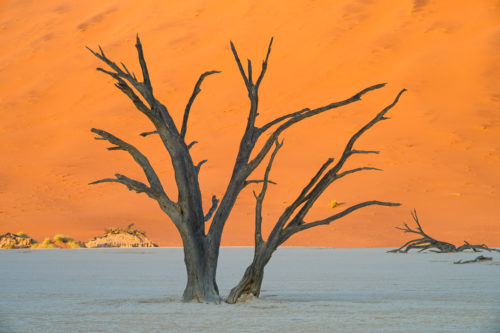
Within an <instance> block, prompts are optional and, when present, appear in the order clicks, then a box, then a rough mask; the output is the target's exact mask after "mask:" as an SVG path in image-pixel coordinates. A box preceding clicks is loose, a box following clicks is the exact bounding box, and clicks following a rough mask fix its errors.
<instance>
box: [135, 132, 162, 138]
mask: <svg viewBox="0 0 500 333" xmlns="http://www.w3.org/2000/svg"><path fill="white" fill-rule="evenodd" d="M153 134H158V131H151V132H142V133H140V134H139V135H140V136H143V137H146V136H148V135H153Z"/></svg>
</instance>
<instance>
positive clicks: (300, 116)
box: [249, 83, 385, 169]
mask: <svg viewBox="0 0 500 333" xmlns="http://www.w3.org/2000/svg"><path fill="white" fill-rule="evenodd" d="M384 86H385V83H381V84H376V85H373V86H371V87H368V88H365V89H363V90H361V91H360V92H358V93H356V94H355V95H353V96H351V97H350V98H348V99H346V100H343V101H340V102H334V103H330V104H328V105H325V106H322V107H319V108H316V109H313V110H309V111H304V110H305V109H304V110H302V111H299V112H294V113H293V114H289V115H286V116H282V117H280V118H278V119H281V120H284V119H288V118H291V119H289V120H287V121H286V122H285V123H283V124H281V125H280V126H279V127H278V128H277V129H276V130H274V132H273V133H272V134H271V135H270V137H269V138H268V139H267V141H266V142H265V143H264V146H263V147H262V149H261V150H260V152H259V153H258V154H257V156H256V157H255V158H254V159H253V160H252V161H250V163H249V164H250V168H252V169H253V168H254V167H256V166H257V165H259V163H260V162H261V161H262V159H263V158H264V156H266V154H267V153H268V152H269V150H270V149H271V146H272V144H273V142H274V140H276V138H277V137H278V136H279V135H280V134H281V133H282V132H283V131H284V130H286V129H287V128H289V127H290V126H292V125H294V124H296V123H298V122H300V121H302V120H304V119H306V118H309V117H312V116H315V115H317V114H320V113H323V112H325V111H328V110H331V109H334V108H338V107H341V106H344V105H347V104H350V103H353V102H356V101H359V100H361V97H362V96H363V95H364V94H366V93H368V92H370V91H372V90H376V89H380V88H382V87H384ZM278 119H275V120H273V121H272V122H270V123H268V124H266V125H264V127H263V128H266V129H267V128H269V127H270V126H269V124H272V125H274V124H276V123H277V121H278ZM272 125H271V126H272ZM260 131H261V132H262V128H261V129H260Z"/></svg>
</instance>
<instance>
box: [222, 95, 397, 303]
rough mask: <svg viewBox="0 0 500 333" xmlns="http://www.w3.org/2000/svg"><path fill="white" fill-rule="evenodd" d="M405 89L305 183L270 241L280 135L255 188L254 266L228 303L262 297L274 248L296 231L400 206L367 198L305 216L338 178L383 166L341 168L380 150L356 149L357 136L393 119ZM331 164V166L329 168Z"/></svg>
mask: <svg viewBox="0 0 500 333" xmlns="http://www.w3.org/2000/svg"><path fill="white" fill-rule="evenodd" d="M404 91H405V90H402V91H401V92H400V93H399V94H398V95H397V97H396V99H395V100H394V102H393V103H392V104H390V105H388V106H387V107H385V108H384V109H383V110H382V111H380V112H379V113H378V114H377V115H376V116H375V118H373V119H372V120H371V121H370V122H368V123H367V124H366V125H365V126H363V127H362V128H361V129H360V130H359V131H357V132H356V133H355V134H354V135H353V136H352V137H351V139H350V140H349V141H348V143H347V145H346V147H345V148H344V151H343V153H342V155H341V157H340V159H339V161H338V162H337V163H336V164H335V165H334V166H333V167H331V168H330V165H331V164H332V163H333V159H332V158H329V159H328V160H327V161H326V162H325V163H324V164H323V165H322V166H321V168H320V169H319V171H318V172H317V173H316V175H315V176H314V177H313V178H312V179H311V180H310V181H309V183H308V184H307V185H306V186H305V187H304V189H303V190H302V191H301V193H300V194H299V195H298V197H297V199H295V201H294V202H293V203H292V204H291V205H290V206H288V207H287V208H286V209H285V210H284V212H283V213H282V214H281V216H280V217H279V218H278V220H277V221H276V222H275V225H274V228H273V229H272V231H271V233H270V234H269V237H268V239H267V241H264V239H263V237H262V206H263V201H264V198H265V195H266V191H267V188H268V184H269V183H271V181H270V180H269V173H270V171H271V168H272V165H273V162H274V159H275V157H276V154H277V153H278V151H279V149H280V148H281V147H282V146H283V142H281V143H280V142H279V141H278V139H277V137H276V138H275V141H274V146H275V148H274V150H273V152H272V154H271V157H270V159H269V162H268V165H267V168H266V170H265V172H264V179H263V182H262V183H263V184H262V189H261V192H260V193H259V194H258V195H257V194H256V193H255V192H254V196H255V199H256V205H255V234H254V238H255V252H254V258H253V261H252V263H251V264H250V266H248V268H247V269H246V271H245V274H244V275H243V278H242V279H241V281H240V282H239V283H238V285H236V287H234V288H233V289H232V290H231V292H230V294H229V296H228V298H227V299H226V302H227V303H236V302H237V301H238V300H241V299H245V298H246V297H247V296H254V297H258V296H259V295H260V290H261V287H262V280H263V278H264V268H265V266H266V264H267V263H268V262H269V260H270V259H271V256H272V255H273V253H274V251H275V250H276V249H277V248H278V247H279V246H280V245H281V244H283V243H284V242H286V241H287V240H288V239H289V238H290V237H291V236H293V235H294V234H296V233H298V232H301V231H304V230H307V229H309V228H314V227H318V226H321V225H328V224H330V223H332V222H333V221H336V220H338V219H340V218H342V217H344V216H346V215H348V214H350V213H352V212H354V211H356V210H358V209H360V208H363V207H366V206H371V205H379V206H399V204H398V203H393V202H383V201H376V200H371V201H365V202H361V203H358V204H356V205H352V206H351V207H349V208H346V209H344V210H343V211H341V212H339V213H337V214H334V215H332V216H330V217H327V218H325V219H322V220H317V221H312V222H306V221H305V217H306V215H307V213H308V212H309V210H310V209H311V208H312V207H313V205H314V203H315V202H316V201H317V199H318V198H319V197H320V196H321V194H322V193H323V192H324V191H325V190H326V189H327V188H328V187H329V186H330V185H331V184H332V183H333V182H335V181H336V180H337V179H340V178H343V177H344V176H346V175H349V174H353V173H357V172H360V171H364V170H380V169H376V168H372V167H360V168H356V169H351V170H347V171H343V172H341V169H342V167H343V166H344V164H345V162H346V161H347V159H348V158H349V157H350V156H352V155H353V154H378V151H369V150H356V149H354V144H355V143H356V141H357V139H358V138H359V137H360V136H361V135H362V134H363V133H365V132H366V131H368V130H369V129H370V128H371V127H372V126H373V125H375V124H376V123H378V122H380V121H382V120H386V119H389V118H387V117H385V115H386V113H387V112H388V111H389V110H390V109H391V108H392V107H394V105H396V103H397V102H398V100H399V97H400V96H401V95H402V93H403V92H404ZM329 168H330V169H329Z"/></svg>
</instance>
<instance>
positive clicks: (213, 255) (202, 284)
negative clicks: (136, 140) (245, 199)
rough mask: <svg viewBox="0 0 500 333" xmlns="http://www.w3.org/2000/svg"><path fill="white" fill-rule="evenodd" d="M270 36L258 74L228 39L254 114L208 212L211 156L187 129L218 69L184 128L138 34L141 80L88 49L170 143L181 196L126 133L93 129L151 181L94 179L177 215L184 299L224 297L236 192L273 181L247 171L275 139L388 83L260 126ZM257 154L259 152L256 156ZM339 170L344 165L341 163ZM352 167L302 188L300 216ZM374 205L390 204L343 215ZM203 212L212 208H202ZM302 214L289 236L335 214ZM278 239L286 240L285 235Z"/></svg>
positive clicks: (174, 219)
mask: <svg viewBox="0 0 500 333" xmlns="http://www.w3.org/2000/svg"><path fill="white" fill-rule="evenodd" d="M272 42H273V39H272V38H271V41H270V43H269V47H268V49H267V55H266V57H265V59H264V61H263V62H262V67H261V70H260V73H259V74H258V75H253V67H252V62H251V61H250V60H248V61H247V71H246V72H245V70H244V68H243V65H242V64H241V61H240V58H239V56H238V54H237V52H236V48H235V46H234V44H233V43H232V42H231V43H230V45H231V51H232V53H233V55H234V59H235V61H236V64H237V66H238V69H239V72H240V73H241V76H242V78H243V81H244V84H245V87H246V90H247V92H248V98H249V100H250V108H249V112H248V118H247V125H246V128H245V131H244V133H243V136H242V138H241V141H240V144H239V150H238V153H237V156H236V161H235V163H234V167H233V171H232V175H231V179H230V181H229V183H228V185H227V188H226V190H225V193H224V195H223V197H222V198H221V199H220V201H219V199H218V198H216V197H215V196H213V197H212V200H211V207H210V208H209V209H208V210H204V209H203V204H202V195H201V189H200V184H199V181H198V176H199V173H200V168H201V166H202V165H203V163H205V162H206V160H204V161H201V162H198V163H196V164H195V163H194V162H193V159H192V157H191V154H190V149H191V148H192V147H193V145H194V144H195V143H196V141H192V142H189V141H187V137H186V136H187V135H186V133H187V129H188V120H189V116H190V111H191V107H192V105H193V103H194V101H195V99H196V96H197V95H198V94H199V93H200V91H201V84H202V82H203V81H204V79H205V78H206V77H208V76H210V75H213V74H216V73H220V71H216V70H213V71H208V72H205V73H203V74H202V75H201V76H200V77H199V79H198V81H197V82H196V84H195V87H194V90H193V93H192V95H191V97H190V98H189V100H188V102H187V104H186V107H185V109H184V113H183V116H182V123H181V126H180V128H178V127H177V126H176V124H175V122H174V119H173V117H172V113H171V112H170V111H169V110H168V109H167V107H166V106H165V105H164V104H162V103H161V102H160V101H159V100H158V99H157V96H156V95H155V94H154V92H153V86H152V83H151V79H150V75H149V70H148V67H147V65H146V60H145V57H144V53H143V49H142V44H141V42H140V40H139V37H137V42H136V48H137V54H138V58H139V64H140V68H141V71H142V80H140V79H139V78H137V77H136V76H135V74H134V73H132V72H130V71H129V70H128V69H127V67H126V66H125V65H124V64H123V63H121V64H120V65H121V66H119V65H117V64H116V63H115V62H114V61H112V60H111V59H109V58H108V57H107V56H106V55H105V53H104V51H103V50H102V48H101V47H100V46H99V50H98V51H94V50H92V49H90V48H89V50H90V52H92V54H93V55H94V56H96V57H97V58H98V59H99V60H100V61H102V62H103V63H104V64H105V65H106V66H107V67H108V69H104V68H97V70H98V71H100V72H103V73H105V74H107V75H109V76H111V77H112V78H113V79H114V80H115V81H116V82H115V86H116V87H117V88H118V89H119V90H120V91H121V92H122V93H123V94H125V95H126V96H127V97H128V98H129V99H130V100H131V101H132V103H133V104H134V106H135V107H136V108H137V110H139V111H140V112H141V113H143V114H144V115H145V116H146V117H147V118H148V119H149V120H150V121H151V123H152V125H153V127H154V130H152V131H148V132H144V133H141V134H140V135H142V136H143V137H148V136H153V137H157V138H159V139H160V140H161V142H162V143H163V145H164V146H165V149H166V151H167V153H168V154H169V156H170V158H171V161H172V165H173V169H174V177H175V182H176V186H177V190H178V197H177V200H176V201H174V200H172V199H171V198H170V197H169V196H168V195H167V194H166V192H165V190H164V189H163V186H162V184H161V181H160V178H159V177H158V175H157V174H156V172H155V170H154V169H153V167H152V166H151V164H150V163H149V160H148V159H147V157H146V156H145V155H144V154H142V153H141V152H140V151H139V150H138V149H137V148H136V147H134V146H133V145H131V144H129V143H127V142H125V141H123V140H122V139H119V138H117V137H116V136H114V135H113V134H111V133H109V132H106V131H104V130H101V129H95V128H94V129H92V130H91V131H92V132H93V133H95V134H96V135H97V137H96V139H97V140H105V141H107V142H109V143H111V144H112V147H110V148H108V149H109V150H113V151H114V150H121V151H126V152H127V153H129V154H130V155H131V156H132V157H133V158H134V160H135V161H136V162H137V164H139V166H140V167H141V168H142V169H143V171H144V174H145V176H146V179H147V184H146V183H143V182H141V181H138V180H135V179H131V178H129V177H127V176H125V175H122V174H116V175H115V178H105V179H101V180H98V181H95V182H93V183H91V184H98V183H106V182H111V183H120V184H122V185H125V186H126V187H127V188H128V189H129V190H131V191H132V190H133V191H135V192H137V193H145V194H146V195H147V196H149V197H150V198H152V199H153V200H155V201H156V202H157V203H158V205H159V206H160V208H161V210H162V211H163V212H164V213H165V214H166V215H167V216H168V217H169V218H170V219H171V221H172V222H173V224H174V225H175V227H176V229H177V231H178V232H179V234H180V236H181V239H182V242H183V247H184V262H185V264H186V270H187V284H186V288H185V290H184V294H183V300H184V301H198V302H215V303H218V302H220V300H221V299H220V296H219V291H218V287H217V283H216V268H217V261H218V256H219V249H220V242H221V236H222V232H223V229H224V226H225V224H226V221H227V219H228V217H229V214H230V212H231V209H232V208H233V206H234V204H235V202H236V199H237V197H238V195H239V194H240V192H241V191H242V190H243V189H244V188H246V187H247V186H248V185H249V184H255V183H263V184H264V186H267V184H268V183H269V181H268V180H267V178H266V180H265V181H264V180H262V179H249V177H250V176H251V174H252V172H253V171H254V170H255V169H256V168H257V167H258V166H259V165H260V164H261V162H262V161H263V160H264V158H265V157H266V156H267V155H268V154H269V153H270V151H271V150H272V148H273V145H274V143H275V142H277V139H278V136H279V135H280V134H281V133H283V132H284V131H285V130H286V129H288V128H289V127H291V126H293V125H295V124H297V123H299V122H301V121H303V120H305V119H307V118H309V117H313V116H316V115H318V114H321V113H323V112H326V111H329V110H332V109H335V108H338V107H341V106H345V105H348V104H350V103H354V102H357V101H359V100H361V97H362V96H363V95H364V94H366V93H368V92H370V91H372V90H376V89H380V88H382V87H384V86H385V83H382V84H376V85H373V86H370V87H368V88H365V89H363V90H361V91H359V92H357V93H355V94H354V95H352V96H351V97H349V98H347V99H345V100H342V101H339V102H333V103H329V104H327V105H324V106H321V107H318V108H313V109H309V108H304V109H302V110H300V111H295V112H292V113H289V114H285V115H283V116H280V117H278V118H276V119H274V120H272V121H270V122H268V123H266V124H263V125H260V126H258V125H257V124H256V120H257V116H258V115H259V113H258V102H259V88H260V85H261V83H262V80H263V78H264V76H265V74H266V70H267V64H268V60H269V55H270V53H271V46H272ZM255 78H256V80H255ZM380 120H382V119H380ZM264 133H269V137H267V139H263V140H265V141H264V143H263V145H262V146H261V147H260V148H259V150H257V151H254V148H255V146H256V143H257V141H258V140H259V138H260V137H261V136H262V134H264ZM354 140H355V139H354ZM355 153H369V152H363V151H354V150H349V152H346V154H348V155H351V154H355ZM274 155H275V153H274ZM251 156H254V157H253V158H251ZM347 157H348V156H347V155H346V156H345V157H344V160H345V159H346V158H347ZM273 158H274V157H273ZM329 163H331V162H329ZM329 163H328V164H329ZM342 164H343V162H342V163H340V164H339V166H341V165H342ZM326 167H327V165H326V166H324V168H325V169H326ZM338 169H340V167H339V168H338ZM352 172H356V170H351V171H346V172H344V173H342V174H338V170H337V169H335V171H334V172H329V173H328V175H329V176H328V177H327V178H325V179H324V180H322V181H321V184H322V185H321V186H319V185H318V186H316V187H314V189H315V191H313V192H311V193H310V194H308V193H304V195H303V196H301V197H300V199H299V200H298V203H297V207H298V206H300V205H301V204H302V203H306V205H304V208H303V209H304V213H301V214H299V217H301V218H303V215H305V212H307V211H308V210H309V208H310V207H308V205H309V204H312V203H313V202H314V201H315V198H316V196H319V194H320V192H322V191H323V190H324V188H326V187H324V185H323V184H326V183H328V182H331V181H333V180H332V179H333V178H340V177H342V176H344V175H347V174H348V173H352ZM319 177H320V176H319V175H318V176H317V177H316V178H319ZM332 177H333V178H332ZM313 183H314V182H312V183H311V185H310V188H312V187H313V185H314V184H313ZM264 193H265V191H264ZM262 196H263V194H262ZM370 204H384V203H380V202H375V201H374V202H367V203H363V204H361V205H358V206H356V207H351V208H350V210H349V211H347V212H344V213H342V214H341V215H342V216H343V215H346V214H347V213H349V212H350V211H353V210H355V209H358V208H360V207H361V206H367V205H370ZM297 207H295V206H294V207H293V209H296V208H297ZM204 211H207V212H206V213H204ZM287 212H288V210H287ZM339 217H340V216H337V217H333V219H336V218H339ZM301 218H298V219H297V220H296V222H294V223H293V224H292V225H290V226H289V227H288V228H286V229H285V231H286V233H285V235H284V237H285V238H288V237H290V236H291V235H292V234H293V233H295V232H296V231H298V230H302V229H307V228H310V227H311V226H314V225H320V224H326V223H329V221H330V219H332V218H330V219H327V220H325V221H317V222H315V223H313V224H306V225H302V224H301V221H302V220H301ZM327 221H328V222H327ZM280 230H281V229H280ZM280 239H281V240H283V238H280ZM283 241H284V240H283Z"/></svg>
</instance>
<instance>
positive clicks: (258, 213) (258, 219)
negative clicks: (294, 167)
mask: <svg viewBox="0 0 500 333" xmlns="http://www.w3.org/2000/svg"><path fill="white" fill-rule="evenodd" d="M282 146H283V141H281V143H280V142H279V141H278V140H277V139H276V141H275V147H274V150H273V152H272V154H271V157H270V158H269V163H268V164H267V167H266V171H265V173H264V181H263V184H262V189H261V191H260V193H259V195H256V194H255V192H254V196H255V199H256V203H255V246H259V245H260V244H261V243H262V242H263V239H262V204H263V202H264V197H265V196H266V192H267V186H268V183H269V173H270V172H271V168H272V166H273V162H274V158H275V157H276V154H277V153H278V151H279V150H280V148H281V147H282Z"/></svg>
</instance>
